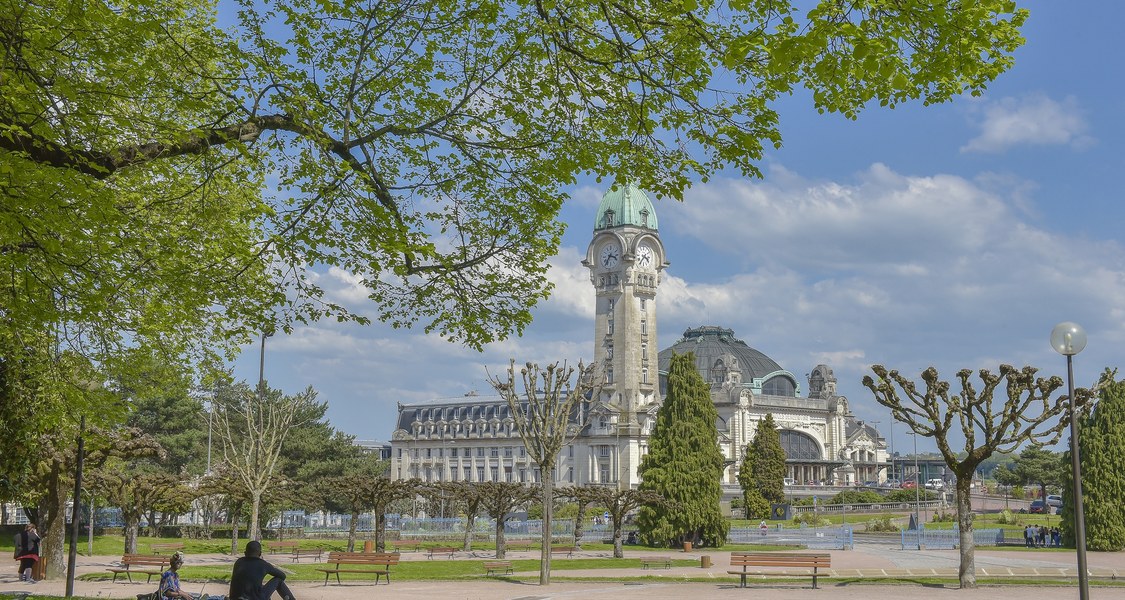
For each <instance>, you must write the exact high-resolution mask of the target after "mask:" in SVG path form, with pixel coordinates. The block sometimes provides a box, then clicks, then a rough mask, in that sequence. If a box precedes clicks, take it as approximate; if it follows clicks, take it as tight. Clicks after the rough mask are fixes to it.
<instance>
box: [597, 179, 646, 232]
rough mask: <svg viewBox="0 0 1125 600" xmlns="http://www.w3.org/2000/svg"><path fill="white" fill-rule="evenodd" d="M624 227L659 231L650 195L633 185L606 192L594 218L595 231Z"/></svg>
mask: <svg viewBox="0 0 1125 600" xmlns="http://www.w3.org/2000/svg"><path fill="white" fill-rule="evenodd" d="M610 211H612V212H610ZM622 225H634V226H636V227H645V228H648V229H653V230H655V229H657V226H656V225H657V223H656V211H655V210H653V208H652V201H651V200H649V199H648V194H645V193H644V192H642V191H641V189H640V188H638V187H637V186H635V185H633V184H626V185H623V186H621V187H619V188H617V189H615V190H610V191H608V192H606V193H605V195H604V196H602V202H601V204H599V205H598V212H597V215H596V216H595V218H594V231H598V230H600V229H609V228H611V227H620V226H622Z"/></svg>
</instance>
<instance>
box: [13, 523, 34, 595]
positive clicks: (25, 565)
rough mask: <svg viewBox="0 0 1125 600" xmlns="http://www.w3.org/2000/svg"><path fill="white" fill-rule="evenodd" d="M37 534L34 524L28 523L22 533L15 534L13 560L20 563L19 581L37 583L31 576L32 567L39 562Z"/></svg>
mask: <svg viewBox="0 0 1125 600" xmlns="http://www.w3.org/2000/svg"><path fill="white" fill-rule="evenodd" d="M39 540H40V538H39V532H38V531H36V530H35V523H28V524H27V526H26V527H24V528H23V531H21V532H19V533H17V534H16V540H15V541H16V551H15V555H14V556H15V559H16V560H18V561H20V567H19V569H20V581H26V582H27V583H38V582H37V581H35V578H34V577H32V575H31V570H32V567H34V566H35V563H37V562H39Z"/></svg>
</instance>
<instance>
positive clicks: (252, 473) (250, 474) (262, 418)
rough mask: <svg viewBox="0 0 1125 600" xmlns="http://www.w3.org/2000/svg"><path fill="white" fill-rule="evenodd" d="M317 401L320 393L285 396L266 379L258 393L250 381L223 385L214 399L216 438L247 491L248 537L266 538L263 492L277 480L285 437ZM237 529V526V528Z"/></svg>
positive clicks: (238, 479) (234, 473)
mask: <svg viewBox="0 0 1125 600" xmlns="http://www.w3.org/2000/svg"><path fill="white" fill-rule="evenodd" d="M314 404H316V392H315V391H314V390H313V389H312V388H311V387H310V388H307V389H306V390H305V391H304V392H301V393H299V394H296V395H293V396H286V395H284V394H282V393H281V392H280V391H279V390H273V389H270V388H269V387H268V386H266V385H265V383H261V384H260V385H259V386H258V390H257V392H253V391H251V390H250V388H249V386H247V385H246V384H238V385H233V386H232V385H223V386H221V387H220V388H219V389H218V392H217V393H216V394H215V399H214V428H215V437H216V438H217V439H218V442H219V444H220V445H221V447H222V449H223V462H224V463H225V465H226V468H227V470H228V472H229V473H230V474H231V476H232V477H233V478H234V479H235V480H237V481H238V482H239V484H240V485H241V486H242V487H243V488H244V489H245V490H246V494H247V496H248V500H249V502H250V523H249V528H248V530H247V535H248V536H249V538H250V539H251V540H260V539H261V537H262V534H261V529H260V524H259V520H258V513H259V510H260V508H261V504H262V499H263V496H264V494H265V493H266V492H267V491H268V490H269V489H270V487H271V486H272V485H274V483H275V482H276V479H277V478H276V476H275V470H276V468H277V465H278V457H279V456H280V454H281V450H282V446H283V445H284V443H285V438H286V436H288V435H289V432H290V430H291V429H293V428H294V427H299V426H301V425H303V424H304V423H303V422H302V421H301V420H300V418H301V417H302V416H303V415H308V414H309V413H310V410H309V409H310V407H312V406H313V405H314ZM236 529H237V528H236Z"/></svg>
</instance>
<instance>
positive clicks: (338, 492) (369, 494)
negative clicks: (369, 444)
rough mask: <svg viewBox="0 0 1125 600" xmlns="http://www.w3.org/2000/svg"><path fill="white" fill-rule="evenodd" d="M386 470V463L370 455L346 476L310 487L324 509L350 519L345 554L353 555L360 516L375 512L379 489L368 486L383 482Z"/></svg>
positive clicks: (334, 477) (326, 479)
mask: <svg viewBox="0 0 1125 600" xmlns="http://www.w3.org/2000/svg"><path fill="white" fill-rule="evenodd" d="M389 469H390V465H389V464H388V463H386V462H385V461H382V460H380V459H379V458H378V456H374V455H370V456H366V457H363V458H362V459H360V460H359V461H357V462H356V463H354V464H351V465H349V468H348V472H347V473H345V474H343V475H335V476H331V477H324V478H321V479H320V480H318V481H316V482H315V483H314V484H313V485H315V487H316V488H317V489H319V490H320V491H321V502H322V504H323V505H324V506H326V507H330V508H331V509H333V510H341V509H342V510H343V511H344V512H347V513H348V515H349V516H350V517H351V518H350V519H349V521H348V552H354V551H355V539H356V535H355V533H356V527H357V525H358V524H359V515H360V513H362V512H364V511H367V510H371V509H373V508H375V505H376V496H377V495H378V494H376V493H375V491H376V490H377V489H378V488H379V486H378V485H376V486H372V482H374V481H376V480H386V478H387V473H388V471H389ZM384 512H385V509H384ZM384 529H385V518H384ZM381 551H382V546H380V552H381Z"/></svg>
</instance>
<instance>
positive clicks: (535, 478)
mask: <svg viewBox="0 0 1125 600" xmlns="http://www.w3.org/2000/svg"><path fill="white" fill-rule="evenodd" d="M531 477H532V479H533V481H532V483H539V480H540V479H541V478H542V477H543V472H542V471H540V470H539V469H535V470H534V471H532V473H531Z"/></svg>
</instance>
